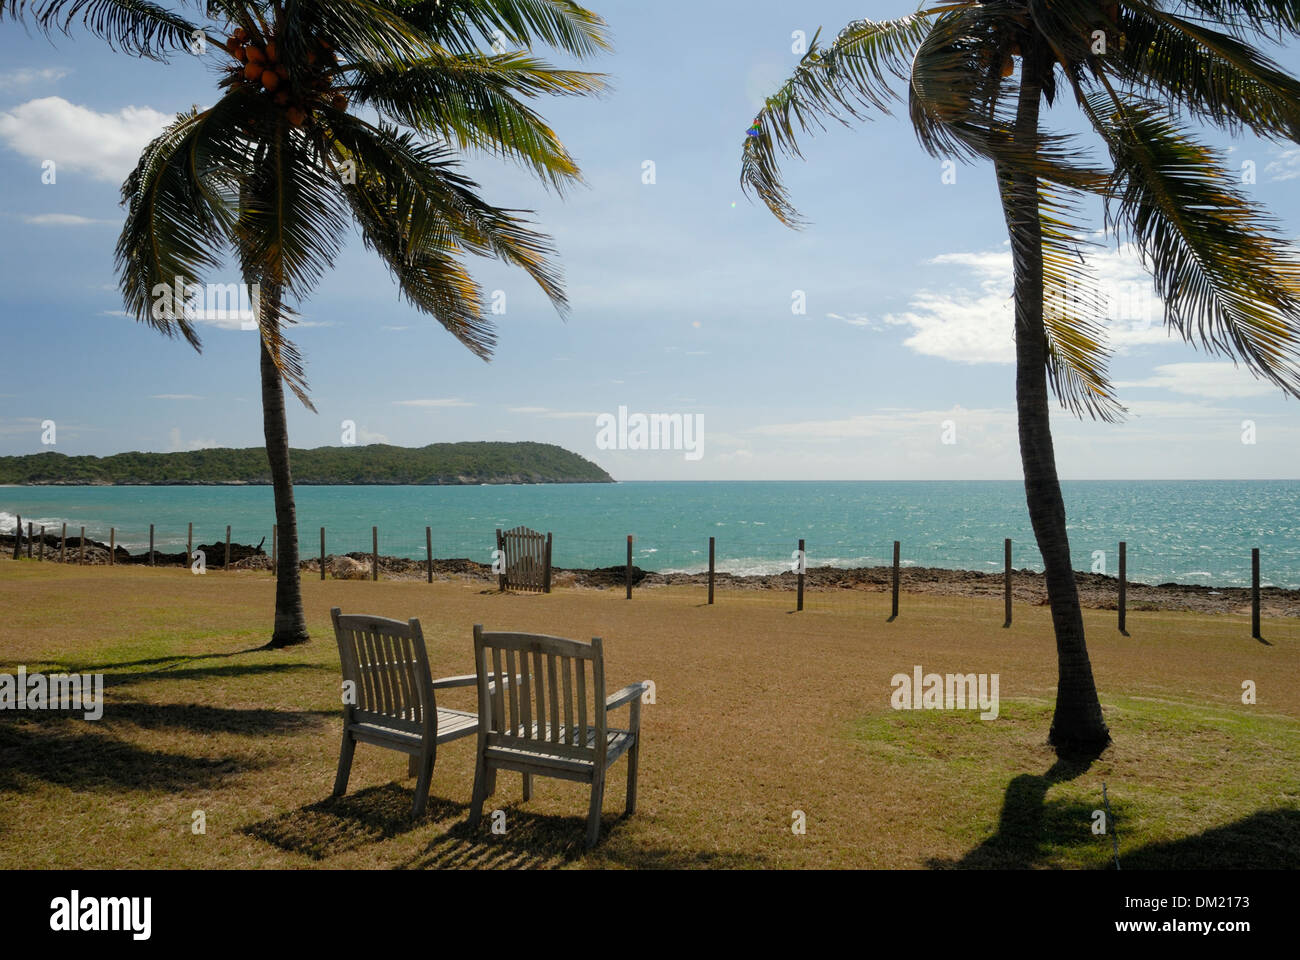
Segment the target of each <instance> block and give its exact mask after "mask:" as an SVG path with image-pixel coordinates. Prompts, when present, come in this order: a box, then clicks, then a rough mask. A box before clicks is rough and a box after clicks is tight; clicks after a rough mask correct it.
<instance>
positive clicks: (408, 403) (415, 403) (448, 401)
mask: <svg viewBox="0 0 1300 960" xmlns="http://www.w3.org/2000/svg"><path fill="white" fill-rule="evenodd" d="M393 403H394V405H396V406H399V407H472V406H474V404H472V403H470V402H469V401H468V400H462V399H460V398H459V397H446V398H442V399H438V400H430V399H421V400H394V401H393Z"/></svg>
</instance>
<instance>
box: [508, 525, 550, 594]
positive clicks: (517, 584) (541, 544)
mask: <svg viewBox="0 0 1300 960" xmlns="http://www.w3.org/2000/svg"><path fill="white" fill-rule="evenodd" d="M497 549H498V550H500V551H501V559H502V573H501V587H502V589H506V588H509V589H511V590H536V591H541V592H544V593H549V592H550V590H551V535H550V534H549V533H548V534H541V533H538V532H537V531H536V530H530V529H529V528H528V527H515V528H514V529H513V530H507V531H506V532H505V533H502V532H501V531H500V530H498V531H497Z"/></svg>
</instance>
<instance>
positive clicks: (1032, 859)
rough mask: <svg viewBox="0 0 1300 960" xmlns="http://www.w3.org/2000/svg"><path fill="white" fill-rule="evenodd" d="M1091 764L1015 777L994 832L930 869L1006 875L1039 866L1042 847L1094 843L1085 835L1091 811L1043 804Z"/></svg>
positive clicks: (1066, 764) (1063, 763)
mask: <svg viewBox="0 0 1300 960" xmlns="http://www.w3.org/2000/svg"><path fill="white" fill-rule="evenodd" d="M1091 765H1092V764H1091V761H1071V760H1057V761H1056V762H1055V763H1054V764H1052V766H1051V767H1050V768H1049V769H1048V770H1047V772H1046V773H1043V774H1040V775H1037V776H1035V775H1033V774H1021V775H1020V776H1018V777H1015V778H1014V779H1012V781H1011V782H1010V783H1008V784H1007V789H1006V793H1005V795H1004V796H1003V799H1002V813H1001V815H1000V816H999V818H998V831H997V833H995V834H994V835H993V836H991V837H989V838H988V839H987V840H985V841H984V842H983V843H981V844H980V845H979V846H978V847H975V848H974V849H973V850H971V851H970V852H968V853H967V854H966V855H965V856H964V857H962V858H961V859H960V860H944V859H932V860H928V861H926V866H928V867H931V868H935V869H976V870H979V869H994V870H999V869H1000V870H1007V869H1018V868H1026V867H1035V866H1039V865H1041V863H1042V861H1043V860H1044V859H1045V858H1046V856H1047V855H1048V853H1049V848H1048V845H1049V844H1051V845H1052V846H1056V847H1060V846H1073V845H1079V844H1085V843H1092V842H1095V840H1096V838H1095V837H1094V836H1093V835H1092V833H1091V830H1090V829H1088V825H1089V824H1090V821H1091V818H1092V811H1093V808H1094V806H1095V805H1093V804H1083V803H1049V802H1047V791H1048V790H1049V789H1051V787H1052V786H1053V785H1054V784H1057V783H1065V782H1067V781H1070V780H1073V779H1074V778H1075V777H1078V776H1080V775H1081V774H1083V773H1084V772H1086V771H1087V769H1088V768H1089V767H1090V766H1091Z"/></svg>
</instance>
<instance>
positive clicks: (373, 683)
mask: <svg viewBox="0 0 1300 960" xmlns="http://www.w3.org/2000/svg"><path fill="white" fill-rule="evenodd" d="M330 617H331V618H332V619H333V621H334V638H335V639H336V640H337V641H338V644H339V660H340V661H341V662H342V664H343V680H344V682H345V683H347V682H350V683H351V693H352V697H351V703H348V700H347V699H346V698H345V700H344V709H345V710H350V711H351V717H352V719H353V720H355V721H356V722H360V723H376V724H380V725H382V726H385V727H391V728H392V729H395V730H402V731H405V732H407V733H432V734H434V735H436V734H437V724H438V709H437V705H436V703H435V702H434V694H433V680H432V677H431V675H430V673H429V657H428V653H427V652H426V650H425V646H424V634H423V632H422V631H421V630H420V621H419V620H414V619H412V620H409V621H407V622H406V623H402V622H401V621H400V620H389V619H387V618H385V617H371V616H366V615H364V614H348V615H347V616H345V615H344V614H343V613H342V612H341V611H340V610H339V608H338V607H335V608H333V609H332V610H330Z"/></svg>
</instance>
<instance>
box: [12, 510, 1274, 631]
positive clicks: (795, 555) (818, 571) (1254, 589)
mask: <svg viewBox="0 0 1300 960" xmlns="http://www.w3.org/2000/svg"><path fill="white" fill-rule="evenodd" d="M117 534H118V530H117V528H116V527H110V528H109V540H108V543H107V544H103V543H100V542H97V541H93V540H88V539H87V537H86V528H85V527H84V526H83V527H81V528H80V530H79V533H78V535H77V536H75V537H72V538H69V536H68V526H67V524H66V523H64V524H62V526H61V527H60V529H59V531H58V533H57V534H54V533H47V531H46V527H45V526H41V527H40V528H39V531H38V530H37V529H35V528H34V525H33V524H32V523H31V522H30V521H29V522H28V523H27V526H26V530H25V531H24V528H23V522H22V518H21V517H18V518H17V519H16V523H15V527H14V535H13V537H12V538H10V537H9V536H7V535H5V536H2V537H0V541H8V540H10V539H12V541H13V542H12V558H13V559H15V560H18V559H22V558H23V557H24V556H25V557H26V558H27V559H31V560H35V561H38V562H44V561H46V560H49V561H51V562H59V563H67V562H68V550H69V547H71V548H73V549H74V550H75V551H76V563H78V564H82V565H85V564H87V548H88V547H89V548H90V552H91V561H92V562H93V563H96V564H98V563H102V564H106V565H109V566H112V565H116V564H121V563H131V564H147V565H148V566H150V567H156V566H158V565H159V561H160V560H162V561H164V562H175V559H178V558H179V556H180V554H179V553H177V554H164V553H162V552H160V551H158V550H157V549H156V545H155V526H154V524H149V527H148V544H149V546H148V550H147V552H146V553H144V554H132V553H130V552H129V551H128V550H126V549H125V548H124V547H123V546H121V545H120V544H119V543H118V537H117ZM569 540H570V542H577V543H579V544H582V545H584V546H586V547H587V548H588V550H589V551H591V552H597V551H598V552H603V551H604V549H605V548H606V547H608V548H609V557H610V559H611V561H614V560H615V558H616V557H617V560H618V562H611V564H610V565H609V566H608V567H598V568H597V569H595V570H590V571H586V572H587V573H588V574H599V575H600V577H599V578H597V581H596V585H598V586H610V587H621V588H622V589H623V592H624V596H625V598H626V599H628V600H631V599H633V588H634V587H638V586H642V585H643V584H644V586H647V587H651V588H656V589H669V590H670V591H672V592H676V593H682V594H685V595H687V596H689V597H692V598H695V600H696V602H697V603H699V604H700V605H703V606H713V605H715V604H716V603H717V602H718V600H719V598H724V597H725V596H726V595H727V593H728V592H729V590H730V589H734V588H736V587H737V586H744V587H746V588H751V587H752V586H753V585H754V584H755V582H757V583H759V584H761V585H762V586H766V587H768V588H769V590H771V589H775V591H776V592H777V593H778V594H780V593H781V592H782V591H792V592H793V594H794V611H793V612H796V613H798V612H803V611H804V609H805V605H806V603H807V602H808V586H809V583H808V580H809V577H810V569H811V570H812V573H813V574H815V575H816V576H817V578H818V579H821V580H823V581H825V580H826V577H825V576H823V575H825V574H827V573H828V572H829V573H831V574H832V575H833V577H835V578H840V577H841V575H847V574H849V573H853V572H857V573H859V574H860V573H862V572H863V571H870V572H872V574H873V576H875V575H880V574H881V571H887V573H886V574H885V575H884V576H883V577H882V578H881V579H880V580H879V581H877V580H874V579H873V580H871V581H864V580H861V579H858V580H856V581H855V580H853V579H852V578H851V577H847V576H845V577H843V578H840V579H837V580H834V581H833V582H832V585H834V586H839V587H849V588H852V587H855V586H864V585H866V586H874V585H875V584H876V583H879V584H880V586H881V587H882V589H881V591H880V592H884V587H885V585H887V587H888V593H889V615H888V616H887V617H886V618H885V619H886V621H887V622H893V621H895V620H897V619H899V618H900V616H903V615H905V611H904V610H903V609H902V598H903V596H904V591H903V586H904V584H903V576H902V573H903V570H904V569H907V565H908V561H906V560H905V558H904V557H905V551H904V549H903V543H902V542H901V541H898V540H895V541H893V543H892V545H891V547H892V549H891V552H890V554H889V558H888V559H886V558H885V557H881V558H879V559H880V562H879V563H876V562H875V560H876V558H874V557H871V556H869V555H864V556H863V557H861V558H859V559H860V560H861V561H863V563H862V565H860V566H858V567H854V568H851V569H846V568H844V567H842V566H834V565H824V566H820V567H815V568H810V566H809V563H808V556H809V554H808V548H807V541H806V539H799V540H798V541H797V542H794V543H786V544H780V543H766V544H764V543H758V544H755V543H753V542H750V543H747V544H746V548H747V549H748V550H749V551H751V553H753V551H755V550H757V551H758V553H757V554H754V555H752V556H748V557H746V558H745V559H744V560H743V561H742V564H745V563H747V564H749V569H748V572H746V571H747V568H746V567H745V566H743V565H742V567H741V572H740V573H739V574H735V573H730V572H728V573H722V572H720V571H719V570H718V569H717V546H718V543H717V538H716V536H710V537H708V538H707V544H705V543H704V542H703V541H701V543H700V544H699V547H700V548H701V549H700V550H699V551H696V550H694V549H692V550H691V552H692V553H696V552H699V553H700V554H701V556H707V568H706V569H705V570H702V571H700V572H699V573H680V574H672V573H670V574H656V573H647V571H645V570H643V569H641V568H640V567H639V566H637V564H636V556H635V549H636V545H637V543H638V541H637V538H636V536H635V535H633V534H628V535H627V538H626V543H625V550H623V551H617V548H616V547H614V545H613V544H609V545H605V544H602V543H599V542H597V541H591V540H585V541H584V540H580V539H579V540H576V541H575V540H574V539H573V538H569ZM265 543H266V538H265V537H264V538H263V540H262V543H260V544H258V546H257V547H252V548H250V547H248V546H247V545H244V544H238V545H236V544H233V543H232V540H231V526H230V525H226V526H225V528H224V536H223V537H221V538H220V539H218V540H214V541H213V542H212V543H209V544H202V543H200V545H199V548H198V550H196V549H195V540H194V524H193V523H190V524H187V528H186V537H185V553H184V561H185V566H186V567H187V568H190V569H191V570H194V571H195V572H206V570H207V569H219V570H231V569H232V568H234V569H239V568H247V567H249V566H254V567H260V568H265V569H268V570H269V572H270V573H271V574H272V575H275V573H276V562H277V560H278V557H279V529H278V527H275V526H274V525H273V526H272V528H271V534H270V554H269V555H268V554H267V553H266V551H265V550H263V545H264V544H265ZM380 543H381V539H380V530H379V527H378V526H377V525H376V526H372V527H371V529H370V537H369V538H368V542H366V543H355V542H345V543H343V544H337V545H335V547H336V550H337V547H339V546H341V547H344V548H345V549H344V550H343V552H341V553H340V552H329V551H328V550H327V547H328V546H329V537H328V534H327V530H326V528H325V527H321V528H320V550H319V554H318V556H316V557H311V558H309V557H308V556H307V553H308V551H305V550H303V551H300V563H302V564H303V565H304V566H305V567H306V568H307V569H308V570H312V569H313V568H314V569H315V570H316V571H317V572H318V573H319V577H320V579H321V580H325V579H326V575H327V574H330V575H332V576H334V577H336V578H343V579H370V580H378V579H380V573H381V569H382V567H383V566H384V564H383V563H381V561H385V562H387V563H388V564H389V565H390V567H391V566H394V565H395V566H396V567H397V568H398V569H399V571H400V572H401V573H402V574H404V575H405V576H404V578H409V577H410V575H412V574H416V573H422V574H423V578H424V579H425V580H426V582H428V583H432V582H433V581H434V573H435V564H436V563H437V562H438V561H437V559H436V558H435V556H434V549H433V548H434V538H433V529H432V527H429V526H426V527H425V528H424V536H423V537H422V538H420V539H419V540H418V541H411V540H402V539H401V538H396V539H390V540H388V541H386V542H385V548H386V549H387V550H388V551H390V553H389V554H385V553H381V550H380ZM416 543H418V554H422V555H423V556H422V558H421V559H419V560H416V559H412V554H413V553H417V549H416V547H415V544H416ZM656 543H659V544H660V545H665V544H671V545H673V546H677V547H681V546H682V545H683V544H684V543H685V541H681V540H677V541H666V540H657V541H656ZM706 546H707V549H704V548H705V547H706ZM790 547H793V548H794V549H793V550H791V549H789V548H790ZM347 548H351V549H347ZM394 548H396V549H397V555H396V559H395V557H394V556H393V555H392V554H391V551H392V550H393V549H394ZM1118 548H1119V549H1118V559H1119V569H1118V575H1117V576H1116V577H1115V578H1114V580H1113V582H1114V602H1115V610H1116V626H1117V629H1118V631H1119V632H1120V633H1121V634H1123V635H1124V636H1128V635H1129V633H1128V600H1129V586H1130V584H1129V580H1128V543H1127V541H1123V540H1121V541H1119V544H1118ZM657 549H658V547H648V548H647V547H643V549H642V556H643V557H647V558H648V557H650V556H652V555H653V554H654V553H655V552H657ZM763 551H766V553H764V552H763ZM6 552H7V551H6ZM101 552H102V553H103V557H102V558H101V557H100V556H99V554H100V553H101ZM209 552H214V553H216V554H217V556H218V557H219V558H220V561H221V562H220V564H215V563H213V562H212V559H213V558H211V557H209ZM619 553H621V556H618V554H619ZM548 554H549V548H548ZM786 556H788V557H789V559H788V560H787V559H785V557H786ZM250 558H254V559H255V560H256V562H255V563H252V564H250V563H249V562H248V561H249V560H250ZM457 559H458V560H459V559H460V558H457ZM494 559H495V558H494ZM1000 559H1001V572H1000V588H1001V589H1000V593H1001V598H1002V614H1003V618H1004V619H1003V624H1002V625H1003V627H1006V628H1009V627H1011V626H1012V624H1013V622H1014V603H1013V595H1014V590H1013V588H1014V586H1015V583H1016V577H1017V571H1016V570H1015V568H1014V563H1013V561H1014V547H1013V543H1012V541H1011V540H1010V539H1005V540H1004V541H1003V543H1002V550H1001V558H1000ZM196 560H198V561H200V563H201V565H202V566H203V568H204V569H203V570H202V571H200V570H199V569H198V566H199V564H196ZM263 560H265V561H266V562H265V563H263V562H262V561H263ZM343 560H347V561H349V562H348V563H344V562H343ZM1250 560H1251V564H1250V565H1251V584H1250V588H1249V591H1250V621H1251V625H1250V630H1251V636H1252V637H1253V638H1255V639H1259V640H1262V639H1263V634H1262V586H1261V560H1260V550H1259V548H1258V547H1256V548H1252V550H1251V557H1250ZM967 561H968V562H967V566H965V567H961V566H958V567H957V568H943V569H944V570H947V571H949V572H953V573H958V572H962V571H976V572H977V573H979V574H980V575H981V576H982V577H983V578H984V581H985V582H984V583H983V584H982V585H987V580H988V578H989V577H996V576H997V575H994V574H990V573H988V572H982V571H979V570H978V568H979V567H980V566H989V565H990V561H989V560H987V559H985V558H982V557H968V558H967ZM443 562H447V563H450V562H453V561H443ZM473 562H474V561H470V563H473ZM481 566H486V565H485V564H483V565H481ZM780 567H784V568H785V569H782V570H781V572H779V573H777V572H774V571H775V570H776V569H777V568H780ZM929 569H934V568H929ZM761 570H767V572H766V573H760V572H759V571H761ZM1104 579H1107V580H1109V578H1104ZM647 580H648V581H649V582H648V583H645V581H647ZM1227 589H1234V588H1227ZM985 592H987V591H985Z"/></svg>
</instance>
